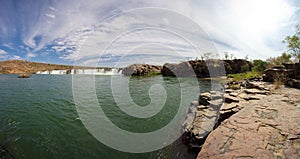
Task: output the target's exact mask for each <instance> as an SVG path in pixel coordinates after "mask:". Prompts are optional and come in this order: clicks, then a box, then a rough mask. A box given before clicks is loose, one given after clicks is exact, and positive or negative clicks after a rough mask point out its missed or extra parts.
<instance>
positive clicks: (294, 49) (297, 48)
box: [283, 25, 300, 59]
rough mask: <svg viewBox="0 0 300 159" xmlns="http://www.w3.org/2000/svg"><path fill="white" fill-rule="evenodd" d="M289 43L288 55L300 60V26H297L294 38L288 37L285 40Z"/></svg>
mask: <svg viewBox="0 0 300 159" xmlns="http://www.w3.org/2000/svg"><path fill="white" fill-rule="evenodd" d="M283 42H284V43H287V47H288V51H287V52H288V53H289V54H291V55H292V56H294V57H295V58H298V59H300V25H297V26H296V32H295V33H294V35H292V36H287V37H286V38H285V39H284V40H283Z"/></svg>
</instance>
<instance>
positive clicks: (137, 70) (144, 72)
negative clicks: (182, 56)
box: [122, 64, 162, 76]
mask: <svg viewBox="0 0 300 159" xmlns="http://www.w3.org/2000/svg"><path fill="white" fill-rule="evenodd" d="M161 69H162V67H161V66H154V65H148V64H133V65H129V66H127V67H125V68H123V69H122V73H123V74H124V75H126V76H149V75H157V74H160V73H161Z"/></svg>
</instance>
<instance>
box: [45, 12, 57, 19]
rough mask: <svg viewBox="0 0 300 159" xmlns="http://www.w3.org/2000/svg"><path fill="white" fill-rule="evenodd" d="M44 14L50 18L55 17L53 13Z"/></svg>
mask: <svg viewBox="0 0 300 159" xmlns="http://www.w3.org/2000/svg"><path fill="white" fill-rule="evenodd" d="M45 16H47V17H49V18H52V19H55V17H56V16H55V15H54V14H49V13H48V14H45Z"/></svg>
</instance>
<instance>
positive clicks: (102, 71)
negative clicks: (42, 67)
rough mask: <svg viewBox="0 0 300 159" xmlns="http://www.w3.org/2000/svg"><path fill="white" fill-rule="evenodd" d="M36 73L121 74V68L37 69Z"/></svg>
mask: <svg viewBox="0 0 300 159" xmlns="http://www.w3.org/2000/svg"><path fill="white" fill-rule="evenodd" d="M36 74H51V75H61V74H85V75H121V74H122V70H121V69H118V68H110V69H104V68H97V69H72V70H52V71H38V72H36Z"/></svg>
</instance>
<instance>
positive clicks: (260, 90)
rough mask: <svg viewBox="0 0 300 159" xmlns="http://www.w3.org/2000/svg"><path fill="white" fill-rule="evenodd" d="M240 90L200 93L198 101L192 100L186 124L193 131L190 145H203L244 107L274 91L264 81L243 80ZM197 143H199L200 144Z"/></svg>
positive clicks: (190, 131) (227, 88) (189, 132)
mask: <svg viewBox="0 0 300 159" xmlns="http://www.w3.org/2000/svg"><path fill="white" fill-rule="evenodd" d="M241 83H243V86H244V87H241V89H239V90H233V89H229V87H228V86H226V89H225V92H222V91H220V92H218V91H210V92H204V93H201V94H200V95H199V98H198V101H194V102H192V103H191V106H190V111H189V114H188V115H187V118H186V120H185V122H184V123H183V127H184V128H185V131H186V132H187V133H188V134H190V135H189V136H188V137H187V138H188V139H189V141H190V142H187V141H186V140H187V139H186V140H185V141H186V143H188V146H189V147H201V144H202V143H203V142H204V141H205V139H206V137H207V135H208V134H209V133H210V132H211V131H213V130H214V129H215V128H216V127H217V126H218V125H219V124H220V123H222V122H223V121H224V120H226V119H228V118H229V117H230V116H232V115H233V114H235V113H237V112H239V111H240V110H242V109H243V108H244V107H245V106H246V105H248V103H249V102H252V101H256V100H260V99H262V98H264V97H266V96H267V94H269V93H270V89H269V88H267V87H266V86H265V84H266V83H264V82H261V81H243V82H241ZM196 145H197V146H196Z"/></svg>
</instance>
